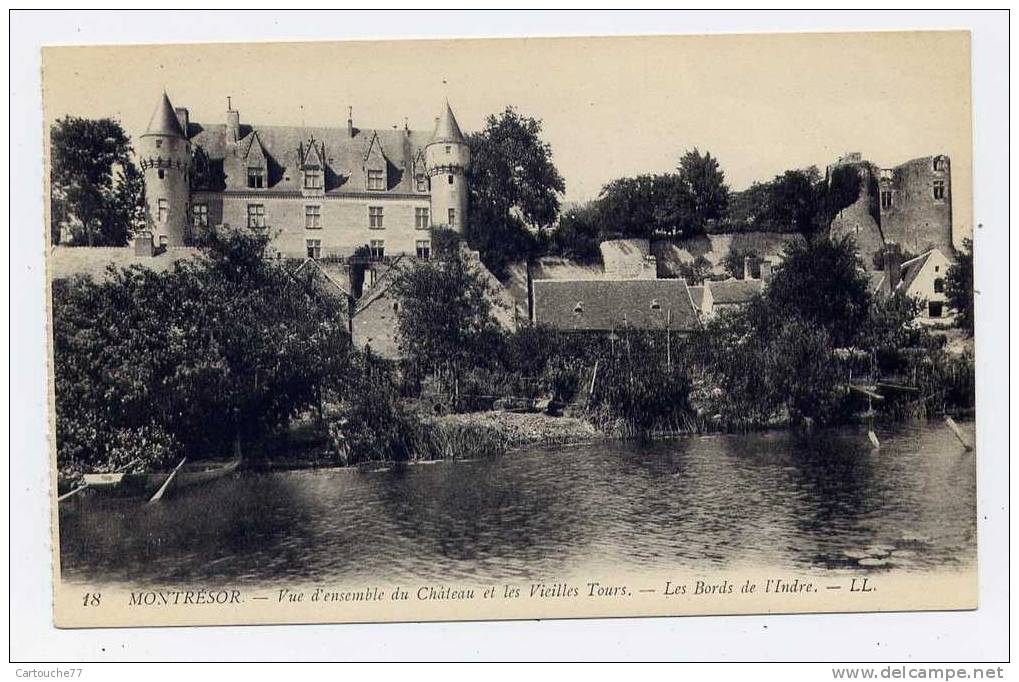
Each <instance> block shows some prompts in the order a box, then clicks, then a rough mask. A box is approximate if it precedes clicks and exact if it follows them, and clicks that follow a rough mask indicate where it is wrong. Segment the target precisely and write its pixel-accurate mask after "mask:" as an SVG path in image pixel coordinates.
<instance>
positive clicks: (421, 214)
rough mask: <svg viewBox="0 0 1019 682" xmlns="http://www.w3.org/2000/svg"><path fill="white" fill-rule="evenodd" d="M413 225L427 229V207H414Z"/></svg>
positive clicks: (420, 228)
mask: <svg viewBox="0 0 1019 682" xmlns="http://www.w3.org/2000/svg"><path fill="white" fill-rule="evenodd" d="M414 227H415V228H417V229H419V230H427V229H428V209H427V208H415V209H414Z"/></svg>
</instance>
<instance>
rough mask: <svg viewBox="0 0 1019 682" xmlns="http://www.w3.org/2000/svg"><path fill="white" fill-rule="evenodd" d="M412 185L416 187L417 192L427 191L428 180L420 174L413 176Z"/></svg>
mask: <svg viewBox="0 0 1019 682" xmlns="http://www.w3.org/2000/svg"><path fill="white" fill-rule="evenodd" d="M414 184H415V186H416V187H417V191H419V192H427V191H428V178H426V177H425V176H424V175H422V174H418V175H415V176H414Z"/></svg>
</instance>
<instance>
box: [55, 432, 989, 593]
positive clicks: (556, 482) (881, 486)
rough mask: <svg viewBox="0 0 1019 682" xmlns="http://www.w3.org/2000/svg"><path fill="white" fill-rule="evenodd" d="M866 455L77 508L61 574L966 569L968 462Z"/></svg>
mask: <svg viewBox="0 0 1019 682" xmlns="http://www.w3.org/2000/svg"><path fill="white" fill-rule="evenodd" d="M970 430H971V431H972V427H970ZM878 436H879V438H880V439H881V441H882V447H881V449H880V450H873V449H872V448H871V447H870V444H869V442H868V441H867V439H866V435H865V432H862V431H860V430H858V429H847V430H840V431H828V432H819V433H816V434H811V435H807V436H801V435H795V434H791V433H785V432H778V433H766V434H751V435H745V436H714V437H707V438H688V439H683V440H679V441H671V442H657V443H651V444H638V443H611V444H596V445H591V446H584V447H577V448H565V449H559V450H555V449H542V448H537V449H534V450H530V451H527V452H521V453H512V454H510V455H507V456H505V457H503V458H500V459H495V460H482V461H474V462H457V463H455V464H446V463H440V464H427V465H416V466H408V467H402V468H397V469H392V470H379V471H375V472H359V471H357V470H346V469H333V470H318V471H298V472H281V473H271V474H254V473H244V474H240V475H237V476H235V477H233V478H231V479H226V480H222V481H218V482H216V483H213V484H210V485H209V486H206V487H204V488H198V489H192V490H188V491H185V492H184V493H182V494H181V495H178V496H176V497H171V498H168V499H165V500H164V501H163V502H162V503H161V504H158V505H152V506H146V505H142V504H140V503H138V502H137V501H124V500H111V499H104V498H101V497H82V498H81V499H80V500H78V501H75V502H72V503H71V504H65V505H62V507H61V510H60V528H61V561H62V567H63V571H64V575H65V578H67V579H71V580H74V579H81V580H88V581H90V582H93V583H102V582H112V583H117V582H131V583H132V584H152V585H156V584H168V583H173V582H175V581H183V580H189V581H197V580H201V581H204V582H206V583H210V584H213V583H223V584H225V583H238V582H241V583H265V582H270V581H276V580H279V579H282V578H286V579H290V580H308V581H310V580H318V581H330V580H332V581H339V580H352V579H367V580H373V579H374V580H382V579H385V580H404V579H418V580H421V579H429V580H432V579H446V580H452V579H464V580H487V579H500V578H501V579H507V580H509V579H515V578H528V579H538V578H545V579H554V578H556V577H557V576H560V575H564V574H566V573H568V572H573V571H576V570H578V569H580V568H584V569H587V570H590V569H593V568H599V567H605V568H617V567H619V566H633V567H635V568H641V569H656V570H661V571H667V570H671V569H676V568H686V569H694V568H708V567H713V568H717V567H728V566H735V565H745V564H748V563H750V564H760V565H768V566H788V567H790V568H793V567H795V568H797V569H803V570H827V569H829V568H839V567H844V566H846V565H847V564H848V563H852V562H855V561H858V560H860V559H862V558H867V559H868V560H870V561H871V563H872V564H873V565H874V566H875V568H876V567H882V566H884V567H894V568H897V569H905V570H925V569H929V568H931V567H934V566H941V565H945V564H949V563H956V562H965V561H972V560H973V558H974V556H975V544H976V539H975V535H976V516H975V515H976V510H975V506H976V505H975V466H974V458H973V455H972V454H965V453H963V452H962V448H961V447H959V446H958V443H957V442H956V441H954V439H952V437H951V435H950V434H949V433H947V431H946V430H945V429H944V428H943V427H941V426H940V425H933V424H932V425H926V426H918V425H909V426H904V427H897V428H895V429H888V430H884V431H879V432H878ZM875 557H879V558H876V559H875Z"/></svg>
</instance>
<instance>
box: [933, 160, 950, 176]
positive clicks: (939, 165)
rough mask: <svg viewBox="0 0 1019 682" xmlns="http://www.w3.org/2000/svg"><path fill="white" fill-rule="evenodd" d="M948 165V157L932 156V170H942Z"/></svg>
mask: <svg viewBox="0 0 1019 682" xmlns="http://www.w3.org/2000/svg"><path fill="white" fill-rule="evenodd" d="M947 167H948V159H946V158H945V157H943V156H936V157H934V170H936V171H939V172H943V171H944V170H945V169H946V168H947Z"/></svg>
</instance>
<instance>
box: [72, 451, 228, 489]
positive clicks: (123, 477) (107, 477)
mask: <svg viewBox="0 0 1019 682" xmlns="http://www.w3.org/2000/svg"><path fill="white" fill-rule="evenodd" d="M240 464H241V458H240V457H236V458H234V459H232V460H229V461H225V462H224V461H216V460H203V461H195V462H187V463H184V464H182V465H181V466H179V467H178V468H177V469H175V470H173V471H151V472H150V471H139V472H129V473H124V472H116V473H92V474H85V475H84V480H85V487H87V488H88V489H90V490H94V491H97V492H100V493H110V494H117V495H127V496H135V495H139V496H140V495H146V494H151V493H153V492H155V491H157V490H159V489H160V488H161V487H162V486H163V485H164V484H165V483H166V482H167V479H169V478H170V476H171V475H173V476H174V478H173V486H174V487H175V488H187V487H191V486H195V485H201V484H203V483H208V482H210V481H214V480H216V479H218V478H223V477H224V476H227V475H229V474H231V473H233V472H234V471H236V470H237V467H239V466H240Z"/></svg>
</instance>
